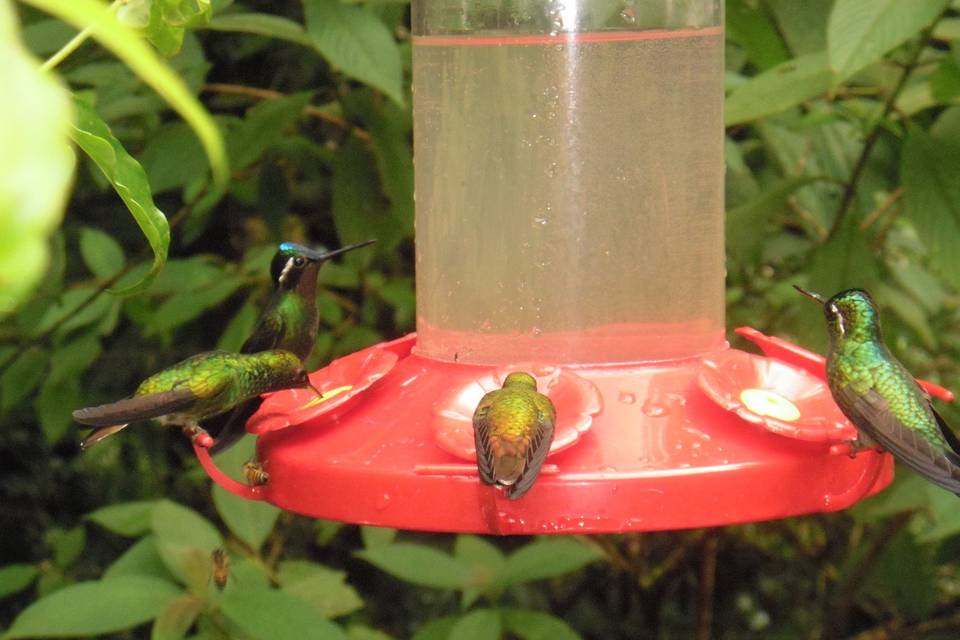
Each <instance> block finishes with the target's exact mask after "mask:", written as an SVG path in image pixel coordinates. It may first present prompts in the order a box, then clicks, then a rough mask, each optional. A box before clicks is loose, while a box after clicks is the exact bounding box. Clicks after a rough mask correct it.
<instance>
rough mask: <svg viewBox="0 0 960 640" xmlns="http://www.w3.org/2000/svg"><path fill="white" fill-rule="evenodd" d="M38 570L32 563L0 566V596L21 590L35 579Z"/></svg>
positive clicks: (3, 596)
mask: <svg viewBox="0 0 960 640" xmlns="http://www.w3.org/2000/svg"><path fill="white" fill-rule="evenodd" d="M38 573H39V570H38V569H37V567H36V566H35V565H32V564H8V565H7V566H5V567H0V598H5V597H7V596H9V595H10V594H13V593H17V592H18V591H23V590H24V589H26V588H27V587H29V586H30V585H31V584H33V581H34V580H35V579H36V577H37V574H38Z"/></svg>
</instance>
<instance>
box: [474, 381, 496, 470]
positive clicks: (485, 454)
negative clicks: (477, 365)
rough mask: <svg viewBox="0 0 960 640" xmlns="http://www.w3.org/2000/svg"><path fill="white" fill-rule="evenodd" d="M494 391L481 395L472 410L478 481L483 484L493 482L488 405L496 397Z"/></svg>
mask: <svg viewBox="0 0 960 640" xmlns="http://www.w3.org/2000/svg"><path fill="white" fill-rule="evenodd" d="M496 393H497V392H496V391H491V392H490V393H488V394H487V395H485V396H483V398H481V400H480V404H478V405H477V409H476V411H474V412H473V440H474V443H475V444H476V447H477V470H478V471H479V472H480V481H481V482H483V483H484V484H494V482H496V480H494V477H493V450H492V449H491V448H490V421H489V419H488V414H489V413H490V405H491V404H493V401H494V399H495V398H496Z"/></svg>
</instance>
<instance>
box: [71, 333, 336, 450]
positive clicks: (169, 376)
mask: <svg viewBox="0 0 960 640" xmlns="http://www.w3.org/2000/svg"><path fill="white" fill-rule="evenodd" d="M298 387H310V388H313V385H311V384H310V380H309V378H308V377H307V372H306V371H304V369H303V363H302V362H301V360H300V358H298V357H297V356H296V355H294V354H293V353H290V352H289V351H283V350H279V349H273V350H270V351H262V352H260V353H255V354H240V353H228V352H226V351H207V352H205V353H199V354H197V355H195V356H192V357H190V358H187V359H186V360H183V361H181V362H178V363H177V364H175V365H173V366H171V367H168V368H166V369H164V370H163V371H160V372H159V373H155V374H154V375H152V376H150V377H149V378H147V379H146V380H144V381H143V382H141V383H140V386H138V387H137V390H136V391H135V392H134V393H133V395H132V396H130V397H129V398H124V399H123V400H118V401H117V402H111V403H110V404H104V405H100V406H96V407H87V408H84V409H78V410H76V411H74V412H73V419H74V420H76V421H77V422H79V423H81V424H85V425H89V426H91V427H98V428H97V429H96V430H95V431H94V432H93V433H92V434H90V435H89V436H87V437H86V438H85V439H84V440H83V442H82V443H81V446H82V447H83V448H87V447H90V446H92V445H94V444H96V443H98V442H100V441H102V440H103V439H104V438H107V437H109V436H111V435H113V434H115V433H117V432H118V431H120V430H122V429H124V428H126V427H127V425H129V424H131V423H133V422H138V421H140V420H148V419H152V418H156V419H159V421H160V422H161V423H163V424H169V425H179V426H181V427H182V428H183V430H184V433H186V434H187V435H188V436H190V437H191V438H192V439H193V440H194V441H195V442H196V441H201V442H202V441H204V440H206V441H209V440H210V438H209V435H207V433H206V431H205V430H204V429H202V428H201V427H200V426H199V423H200V421H202V420H205V419H207V418H210V417H212V416H216V415H218V414H221V413H224V412H225V411H229V410H230V409H232V408H233V407H235V406H237V405H238V404H240V403H243V402H246V401H248V400H250V399H251V398H255V397H258V396H259V395H260V394H262V393H270V392H273V391H280V390H281V389H292V388H298ZM314 391H315V392H316V393H317V394H318V395H319V393H320V392H319V391H317V390H316V389H315V388H314Z"/></svg>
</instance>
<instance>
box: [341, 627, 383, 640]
mask: <svg viewBox="0 0 960 640" xmlns="http://www.w3.org/2000/svg"><path fill="white" fill-rule="evenodd" d="M347 637H349V638H350V640H393V639H392V638H391V637H390V636H389V635H387V634H386V633H384V632H383V631H378V630H377V629H371V628H370V627H367V626H364V625H360V624H351V625H350V627H349V628H347Z"/></svg>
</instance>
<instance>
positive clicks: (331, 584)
mask: <svg viewBox="0 0 960 640" xmlns="http://www.w3.org/2000/svg"><path fill="white" fill-rule="evenodd" d="M346 578H347V574H345V573H344V572H342V571H334V570H333V569H330V568H328V567H325V566H323V565H320V564H315V563H313V562H307V561H305V560H291V561H287V562H282V563H280V576H279V580H278V582H279V583H280V586H281V588H282V589H283V590H284V591H285V592H287V593H289V594H291V595H294V596H297V597H298V598H300V599H301V600H304V601H305V602H309V603H310V604H311V605H313V606H314V607H315V608H316V609H317V610H318V611H320V613H321V614H322V615H323V617H324V618H338V617H340V616H345V615H347V614H349V613H353V612H354V611H356V610H358V609H360V608H362V607H363V600H361V599H360V596H359V595H357V592H356V591H355V590H354V588H353V587H351V586H350V585H349V584H346Z"/></svg>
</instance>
